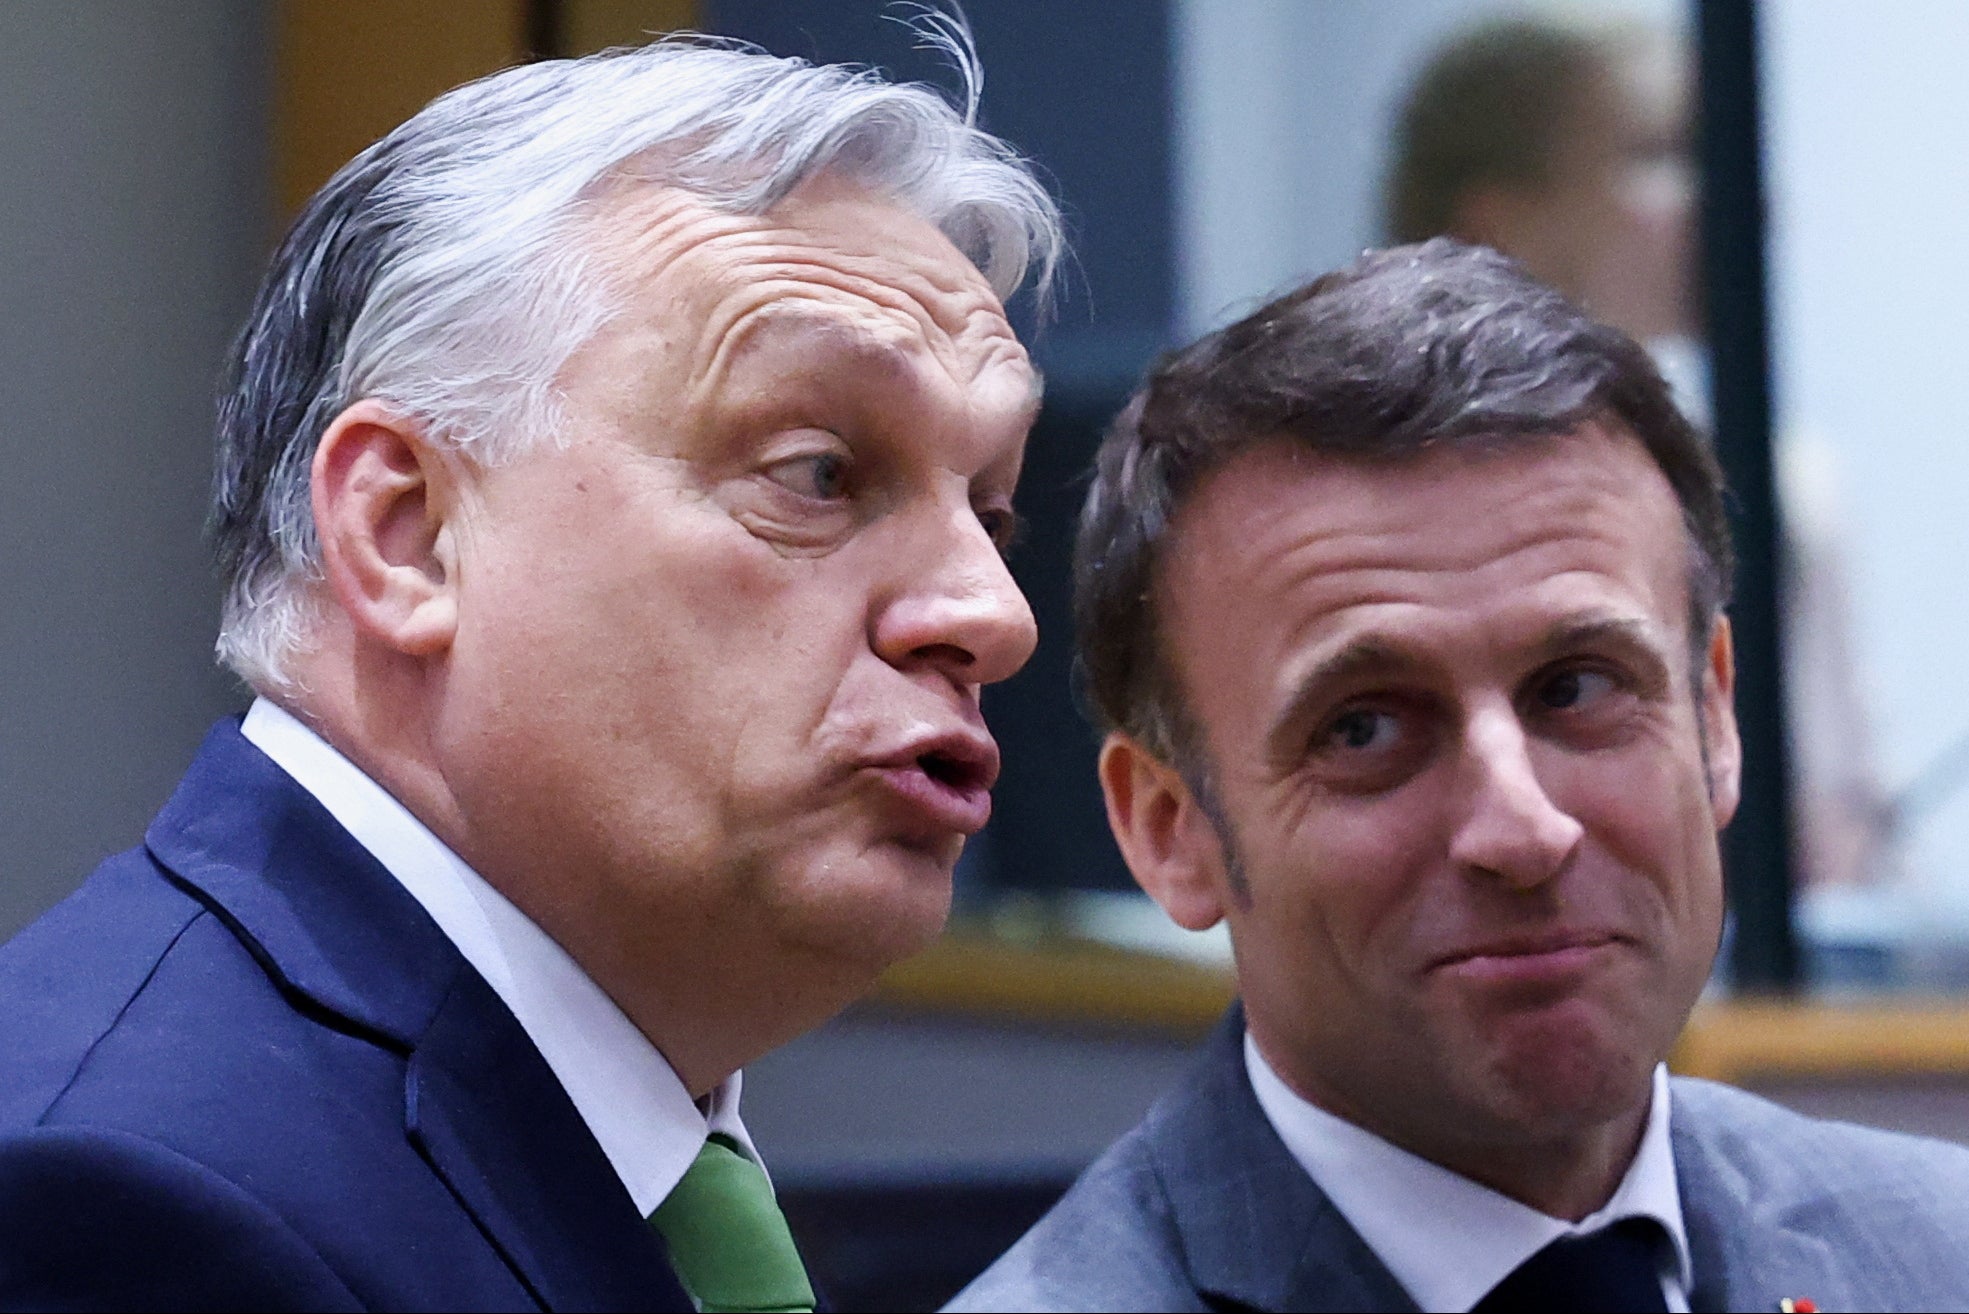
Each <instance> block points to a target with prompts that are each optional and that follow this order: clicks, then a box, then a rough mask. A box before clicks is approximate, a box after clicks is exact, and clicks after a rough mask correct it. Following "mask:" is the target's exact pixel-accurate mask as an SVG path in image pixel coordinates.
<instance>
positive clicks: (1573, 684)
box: [1101, 425, 1738, 1218]
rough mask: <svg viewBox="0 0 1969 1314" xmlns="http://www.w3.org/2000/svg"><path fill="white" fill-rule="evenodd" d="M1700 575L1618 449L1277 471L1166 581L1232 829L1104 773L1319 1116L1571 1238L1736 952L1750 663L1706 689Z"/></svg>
mask: <svg viewBox="0 0 1969 1314" xmlns="http://www.w3.org/2000/svg"><path fill="white" fill-rule="evenodd" d="M1688 561H1689V546H1688V539H1687V536H1686V533H1685V531H1684V528H1683V523H1682V520H1681V517H1680V514H1679V512H1678V509H1677V506H1676V502H1675V498H1674V495H1673V493H1672V491H1671V489H1670V487H1669V485H1668V483H1667V481H1666V479H1665V478H1664V477H1663V476H1662V475H1661V473H1660V472H1659V470H1658V469H1657V468H1656V467H1655V466H1654V465H1653V463H1652V462H1651V461H1650V459H1649V458H1648V456H1647V455H1646V453H1645V450H1644V449H1643V448H1642V447H1641V445H1640V444H1639V442H1638V441H1637V440H1635V439H1633V438H1632V437H1630V436H1628V435H1626V434H1625V433H1623V432H1618V431H1610V430H1608V429H1606V428H1604V427H1601V426H1597V425H1589V426H1586V427H1584V428H1582V429H1581V430H1579V431H1577V432H1575V433H1572V434H1568V435H1566V436H1564V437H1562V438H1558V439H1545V438H1536V439H1521V440H1513V441H1511V442H1509V443H1505V444H1500V445H1497V446H1495V447H1491V448H1487V449H1484V450H1457V449H1450V448H1438V449H1435V450H1433V451H1431V452H1429V453H1427V454H1424V455H1422V456H1420V457H1417V458H1414V459H1411V460H1407V461H1404V462H1400V463H1392V464H1390V463H1382V464H1366V463H1357V462H1343V461H1340V460H1337V459H1334V458H1331V457H1324V456H1320V455H1317V454H1314V453H1311V452H1307V451H1305V450H1304V449H1300V448H1295V447H1293V446H1292V445H1290V444H1289V443H1287V442H1285V441H1279V442H1275V443H1269V444H1265V445H1261V446H1259V447H1257V448H1255V449H1252V450H1249V451H1247V452H1245V453H1242V454H1240V455H1238V456H1236V457H1234V458H1232V459H1231V460H1230V461H1229V462H1228V463H1227V464H1226V465H1225V466H1223V467H1221V468H1220V469H1218V470H1217V471H1215V472H1214V473H1213V474H1211V475H1208V476H1206V477H1205V479H1204V480H1203V481H1202V482H1201V483H1200V485H1199V487H1198V488H1197V489H1196V491H1195V492H1194V494H1193V495H1192V497H1191V499H1190V500H1189V501H1188V502H1187V503H1186V504H1185V506H1184V507H1183V509H1182V510H1181V512H1180V513H1179V515H1178V518H1177V521H1176V525H1175V528H1174V533H1173V538H1172V541H1171V543H1170V546H1169V548H1168V555H1167V557H1166V558H1165V560H1164V562H1163V564H1162V569H1161V571H1160V574H1159V585H1158V588H1159V592H1158V597H1159V598H1160V600H1161V603H1160V605H1161V616H1162V633H1163V640H1164V644H1165V650H1166V652H1167V654H1168V656H1169V659H1170V660H1171V662H1172V664H1173V667H1174V671H1175V675H1176V677H1177V680H1178V682H1179V684H1180V687H1181V688H1182V690H1183V691H1184V692H1185V694H1186V699H1187V704H1188V707H1189V710H1190V714H1191V717H1192V718H1193V721H1194V724H1195V725H1196V726H1197V727H1198V729H1199V733H1200V735H1201V738H1202V740H1203V745H1202V747H1203V749H1204V752H1205V756H1206V757H1207V759H1208V768H1209V772H1210V781H1211V785H1212V791H1211V792H1212V793H1213V794H1214V809H1207V808H1205V807H1202V806H1199V803H1198V800H1197V798H1196V796H1195V795H1194V794H1193V793H1192V792H1191V790H1190V788H1189V786H1188V784H1186V783H1185V781H1184V779H1183V778H1182V777H1181V776H1180V775H1179V773H1177V772H1176V771H1175V770H1174V769H1172V768H1171V767H1169V766H1168V765H1166V764H1164V763H1161V762H1159V761H1157V760H1156V759H1154V758H1153V757H1152V756H1150V755H1149V754H1147V753H1146V752H1145V751H1143V750H1142V749H1140V748H1139V747H1138V746H1137V745H1136V744H1135V743H1134V742H1133V741H1132V740H1129V739H1128V738H1127V737H1125V736H1121V735H1115V736H1111V737H1110V739H1109V741H1108V743H1107V745H1106V746H1105V748H1104V751H1103V756H1102V764H1101V770H1102V781H1103V785H1104V787H1105V789H1106V792H1107V797H1108V806H1109V814H1110V819H1111V821H1112V823H1113V824H1114V827H1115V831H1116V835H1117V838H1118V839H1119V840H1120V842H1121V845H1122V848H1123V851H1124V853H1125V854H1126V856H1127V857H1128V860H1129V864H1130V866H1131V868H1132V869H1133V870H1134V871H1135V874H1136V876H1137V878H1138V879H1140V880H1141V882H1142V884H1143V886H1144V888H1146V889H1147V890H1148V891H1149V893H1150V894H1151V895H1153V896H1154V897H1155V898H1156V899H1157V900H1158V901H1159V902H1160V903H1161V904H1162V905H1163V906H1164V908H1165V909H1166V910H1167V911H1168V912H1169V913H1170V914H1171V915H1172V916H1173V917H1174V919H1175V920H1176V921H1177V922H1179V923H1180V924H1182V925H1184V926H1186V927H1190V928H1195V929H1200V928H1202V927H1206V926H1209V925H1213V924H1215V923H1216V922H1217V921H1219V920H1220V919H1221V920H1227V921H1228V922H1229V925H1230V931H1231V937H1232V941H1233V944H1234V946H1235V951H1236V959H1237V971H1238V979H1239V983H1240V986H1241V989H1242V993H1243V996H1244V1001H1245V1007H1246V1014H1247V1018H1248V1024H1249V1027H1250V1030H1251V1034H1252V1036H1253V1037H1254V1039H1255V1040H1256V1042H1257V1044H1258V1046H1259V1049H1260V1051H1261V1052H1262V1053H1263V1054H1264V1055H1265V1057H1266V1059H1267V1061H1268V1062H1269V1063H1270V1064H1271V1065H1272V1066H1273V1067H1274V1068H1275V1069H1276V1070H1277V1071H1278V1073H1279V1075H1280V1076H1281V1077H1282V1078H1283V1079H1284V1080H1285V1081H1286V1083H1287V1084H1288V1085H1289V1086H1291V1087H1292V1088H1293V1089H1294V1090H1295V1091H1297V1092H1298V1093H1299V1094H1300V1095H1301V1096H1303V1097H1304V1098H1306V1099H1307V1100H1309V1101H1311V1102H1313V1103H1314V1104H1317V1105H1319V1106H1321V1107H1323V1108H1325V1109H1327V1110H1329V1111H1331V1112H1333V1113H1336V1114H1338V1115H1340V1116H1341V1117H1344V1118H1347V1119H1349V1120H1350V1121H1352V1122H1354V1123H1356V1124H1358V1125H1360V1126H1362V1127H1365V1128H1367V1129H1368V1130H1370V1131H1373V1132H1376V1133H1377V1134H1379V1135H1381V1136H1383V1137H1385V1138H1386V1139H1388V1140H1391V1141H1393V1142H1394V1143H1396V1144H1398V1145H1401V1146H1404V1147H1405V1148H1407V1149H1409V1150H1411V1151H1413V1152H1415V1153H1417V1154H1420V1155H1422V1156H1424V1157H1426V1158H1429V1159H1431V1160H1434V1161H1436V1162H1438V1163H1442V1164H1444V1165H1446V1166H1448V1167H1450V1168H1452V1169H1455V1170H1457V1171H1459V1172H1462V1173H1464V1174H1465V1175H1467V1176H1470V1177H1473V1178H1475V1179H1477V1180H1479V1181H1482V1182H1485V1183H1487V1184H1489V1185H1491V1186H1493V1187H1495V1188H1496V1189H1499V1190H1501V1191H1504V1192H1505V1193H1506V1194H1509V1195H1512V1196H1514V1197H1515V1198H1518V1199H1520V1200H1522V1201H1524V1202H1525V1203H1528V1204H1531V1205H1533V1207H1535V1208H1541V1209H1543V1210H1545V1211H1546V1212H1548V1213H1553V1214H1556V1215H1559V1216H1562V1217H1573V1218H1578V1217H1583V1216H1584V1215H1585V1214H1587V1213H1590V1212H1591V1211H1592V1210H1593V1209H1595V1208H1597V1207H1599V1205H1600V1204H1602V1203H1604V1201H1605V1199H1606V1198H1607V1197H1608V1196H1609V1195H1610V1194H1611V1192H1612V1190H1613V1189H1614V1187H1615V1186H1616V1185H1617V1183H1618V1180H1619V1178H1620V1176H1621V1175H1622V1173H1624V1171H1625V1169H1626V1166H1627V1163H1628V1161H1629V1160H1630V1158H1631V1156H1632V1153H1633V1150H1634V1147H1635V1145H1636V1144H1637V1143H1638V1138H1639V1135H1640V1131H1641V1129H1642V1126H1643V1124H1644V1122H1645V1117H1646V1111H1647V1108H1648V1102H1649V1095H1650V1090H1651V1076H1652V1071H1653V1069H1654V1067H1655V1065H1656V1063H1658V1062H1659V1061H1660V1060H1661V1059H1662V1058H1663V1056H1664V1055H1665V1054H1666V1053H1667V1050H1668V1048H1669V1046H1670V1044H1671V1043H1672V1042H1673V1040H1674V1038H1675V1036H1676V1034H1677V1032H1678V1031H1679V1030H1680V1028H1681V1026H1682V1024H1683V1021H1684V1020H1685V1018H1686V1016H1687V1014H1688V1011H1689V1009H1690V1007H1691V1006H1692V1005H1693V1003H1694V1001H1695V998H1696V996H1697V994H1698V993H1699V992H1700V990H1701V989H1702V986H1703V983H1704V980H1705V979H1706V977H1707V974H1708V971H1709V967H1710V963H1711V960H1712V958H1713V956H1714V954H1715V950H1716V947H1717V940H1718V936H1719V933H1720V926H1721V918H1722V910H1723V896H1722V879H1721V868H1720V859H1719V856H1718V850H1717V838H1716V837H1717V831H1718V829H1719V828H1720V827H1721V826H1722V825H1724V824H1725V823H1726V822H1727V821H1728V819H1729V816H1730V814H1731V812H1732V810H1733V809H1734V807H1735V804H1736V797H1737V760H1738V748H1737V740H1736V731H1735V722H1734V719H1733V716H1732V712H1731V708H1730V690H1731V679H1732V675H1731V656H1730V643H1729V631H1728V625H1727V621H1723V620H1721V619H1719V621H1718V623H1717V626H1716V628H1715V630H1714V632H1713V635H1712V636H1710V637H1709V640H1708V642H1707V643H1706V644H1703V645H1700V649H1701V652H1702V657H1701V660H1700V662H1699V663H1698V662H1697V661H1696V660H1694V658H1693V657H1692V650H1691V646H1690V642H1689V637H1688V635H1687V633H1686V630H1687V621H1686V605H1687V603H1686V599H1687V596H1688V594H1687V588H1688V581H1687V575H1686V572H1687V568H1688V567H1687V563H1688ZM1698 664H1699V665H1700V668H1701V669H1700V677H1699V679H1700V685H1699V687H1696V686H1695V685H1694V684H1692V670H1691V668H1692V666H1695V665H1698ZM1698 703H1700V704H1701V712H1700V716H1699V715H1698ZM1705 737H1706V743H1705ZM1211 810H1214V811H1215V812H1216V814H1217V819H1216V821H1214V822H1213V820H1212V818H1211V816H1210V815H1209V812H1210V811H1211ZM1220 825H1221V829H1220ZM1234 866H1235V868H1236V869H1237V870H1236V871H1235V872H1234V870H1233V867H1234Z"/></svg>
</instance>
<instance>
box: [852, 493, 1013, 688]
mask: <svg viewBox="0 0 1969 1314" xmlns="http://www.w3.org/2000/svg"><path fill="white" fill-rule="evenodd" d="M895 564H896V567H897V578H898V581H899V584H898V587H897V589H896V591H895V592H894V593H893V594H892V595H891V597H890V600H889V601H888V603H887V605H885V606H883V607H882V608H881V610H880V612H879V613H878V614H877V616H876V618H875V635H874V643H875V650H876V652H877V653H878V654H879V655H880V656H881V657H882V658H883V659H884V660H885V661H887V662H889V663H890V664H891V665H892V666H896V667H898V668H901V669H909V668H911V667H930V668H934V669H936V670H939V671H941V672H943V674H944V675H946V676H947V677H948V678H949V679H951V680H953V681H955V682H957V683H959V684H972V685H983V684H992V683H995V682H996V681H999V680H1003V679H1006V678H1007V677H1009V676H1011V675H1014V674H1016V673H1017V672H1018V670H1019V668H1020V667H1022V666H1024V665H1025V664H1026V660H1027V659H1028V658H1030V657H1031V656H1032V650H1033V648H1034V647H1036V646H1037V645H1038V642H1039V627H1038V625H1037V624H1036V623H1035V622H1034V620H1033V618H1032V608H1031V606H1030V605H1028V604H1027V602H1026V597H1025V594H1024V593H1022V592H1021V591H1020V590H1019V586H1018V583H1017V581H1015V580H1014V579H1013V578H1012V572H1011V570H1010V568H1008V567H1007V566H1006V564H1005V558H1004V555H1003V554H1002V553H1001V552H1000V551H999V550H998V545H997V544H996V543H994V542H993V541H992V539H991V535H990V534H988V533H986V532H985V529H984V526H983V525H982V524H980V523H979V521H978V518H977V516H976V514H975V513H973V512H972V511H971V509H970V507H969V506H968V505H967V506H965V507H964V508H962V509H961V510H960V511H957V512H955V513H954V514H952V515H950V516H949V517H946V518H942V519H941V520H940V521H939V523H937V524H936V525H935V526H934V527H933V529H932V531H931V532H929V533H927V534H925V535H922V536H921V537H920V538H919V539H918V541H916V542H913V543H910V544H908V545H907V546H905V547H901V548H899V549H898V560H897V561H896V563H895Z"/></svg>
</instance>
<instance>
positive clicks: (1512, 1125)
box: [1253, 1032, 1654, 1223]
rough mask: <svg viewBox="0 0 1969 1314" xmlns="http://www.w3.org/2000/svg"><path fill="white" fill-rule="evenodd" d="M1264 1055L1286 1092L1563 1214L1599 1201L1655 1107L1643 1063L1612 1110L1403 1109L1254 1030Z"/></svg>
mask: <svg viewBox="0 0 1969 1314" xmlns="http://www.w3.org/2000/svg"><path fill="white" fill-rule="evenodd" d="M1253 1035H1254V1038H1255V1039H1257V1040H1258V1043H1259V1049H1260V1051H1261V1052H1262V1053H1264V1055H1265V1059H1266V1062H1267V1063H1268V1064H1270V1066H1271V1068H1272V1070H1273V1071H1274V1072H1276V1073H1277V1074H1278V1076H1279V1079H1280V1080H1282V1081H1283V1082H1285V1084H1286V1085H1287V1087H1289V1088H1290V1089H1291V1090H1292V1091H1293V1093H1295V1094H1296V1095H1298V1096H1299V1097H1300V1098H1301V1099H1303V1100H1305V1101H1307V1102H1308V1103H1310V1104H1313V1105H1315V1106H1317V1107H1318V1108H1320V1109H1323V1110H1325V1111H1326V1112H1327V1113H1330V1114H1332V1115H1333V1116H1334V1117H1336V1118H1341V1119H1344V1120H1345V1121H1347V1122H1350V1123H1352V1124H1353V1125H1354V1126H1356V1127H1359V1128H1360V1129H1362V1130H1363V1131H1366V1132H1370V1133H1372V1134H1373V1135H1375V1136H1378V1137H1380V1138H1381V1139H1382V1140H1384V1141H1387V1142H1388V1143H1389V1144H1391V1145H1394V1146H1397V1147H1399V1148H1401V1149H1403V1150H1406V1151H1408V1152H1409V1153H1410V1154H1413V1155H1415V1156H1417V1157H1418V1158H1422V1159H1427V1160H1428V1161H1429V1162H1431V1163H1434V1164H1437V1165H1439V1166H1441V1167H1443V1168H1447V1169H1449V1170H1450V1171H1451V1172H1453V1173H1456V1174H1458V1175H1460V1176H1463V1177H1467V1178H1469V1179H1470V1180H1471V1181H1473V1182H1477V1183H1478V1184H1480V1185H1482V1186H1487V1187H1489V1188H1490V1189H1491V1190H1493V1191H1496V1192H1497V1193H1498V1194H1500V1195H1503V1196H1507V1197H1509V1198H1510V1199H1512V1200H1516V1201H1517V1202H1518V1203H1519V1204H1522V1205H1525V1206H1526V1207H1528V1208H1531V1209H1535V1210H1537V1211H1538V1212H1539V1213H1542V1214H1546V1215H1548V1216H1550V1217H1553V1218H1561V1219H1564V1220H1566V1221H1567V1222H1575V1223H1576V1222H1578V1221H1579V1220H1580V1219H1582V1218H1585V1217H1587V1216H1588V1215H1590V1214H1592V1213H1594V1212H1596V1211H1597V1210H1599V1209H1601V1208H1603V1207H1605V1205H1606V1204H1607V1202H1608V1201H1609V1200H1611V1199H1612V1198H1613V1195H1614V1192H1615V1191H1617V1190H1619V1189H1620V1184H1621V1181H1622V1180H1623V1179H1624V1178H1625V1177H1626V1176H1627V1172H1628V1170H1629V1168H1631V1167H1632V1166H1633V1163H1634V1157H1635V1155H1636V1154H1637V1153H1638V1152H1639V1150H1640V1147H1641V1138H1642V1136H1643V1135H1644V1134H1645V1133H1646V1131H1647V1125H1648V1116H1649V1111H1650V1109H1651V1108H1652V1107H1653V1090H1654V1086H1653V1076H1652V1071H1650V1074H1649V1077H1648V1081H1647V1084H1646V1086H1645V1087H1644V1088H1643V1092H1642V1095H1641V1098H1640V1099H1639V1100H1638V1101H1635V1100H1631V1099H1630V1100H1625V1101H1622V1105H1621V1107H1620V1108H1619V1109H1618V1110H1616V1111H1614V1112H1613V1113H1612V1114H1611V1115H1601V1116H1594V1115H1587V1114H1573V1115H1570V1116H1567V1115H1564V1114H1558V1115H1551V1114H1547V1115H1544V1116H1539V1115H1537V1114H1532V1115H1526V1116H1519V1117H1510V1116H1505V1117H1499V1116H1497V1115H1496V1114H1495V1113H1494V1112H1493V1111H1492V1110H1488V1109H1485V1110H1476V1111H1473V1110H1469V1109H1463V1110H1461V1111H1459V1112H1457V1113H1456V1114H1455V1115H1454V1116H1452V1115H1451V1114H1450V1113H1449V1105H1448V1102H1443V1103H1438V1104H1436V1105H1434V1106H1433V1107H1430V1108H1425V1109H1421V1110H1419V1111H1418V1113H1417V1115H1416V1116H1413V1117H1403V1116H1402V1114H1403V1112H1404V1111H1405V1110H1402V1109H1397V1108H1394V1107H1391V1105H1390V1102H1389V1101H1386V1100H1365V1099H1354V1098H1350V1097H1349V1096H1348V1095H1347V1094H1346V1093H1345V1092H1344V1091H1342V1090H1340V1089H1338V1088H1336V1087H1335V1086H1334V1085H1333V1083H1331V1082H1328V1081H1323V1080H1319V1079H1318V1078H1317V1076H1316V1074H1310V1073H1304V1072H1302V1071H1298V1070H1295V1069H1294V1067H1293V1066H1291V1065H1281V1064H1280V1063H1279V1062H1278V1061H1276V1060H1275V1059H1274V1058H1273V1057H1272V1051H1271V1050H1269V1049H1267V1048H1266V1046H1265V1044H1264V1041H1263V1038H1262V1037H1260V1036H1258V1035H1257V1033H1256V1032H1254V1033H1253Z"/></svg>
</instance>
